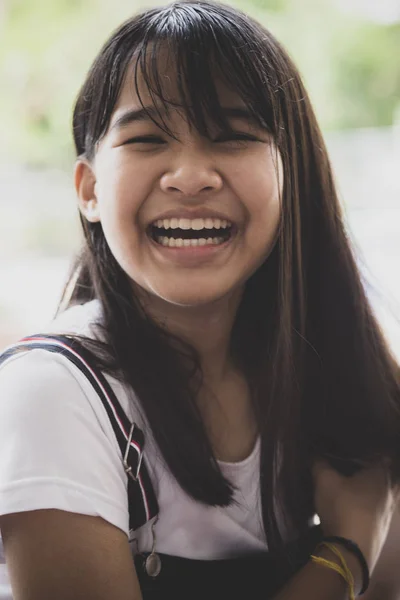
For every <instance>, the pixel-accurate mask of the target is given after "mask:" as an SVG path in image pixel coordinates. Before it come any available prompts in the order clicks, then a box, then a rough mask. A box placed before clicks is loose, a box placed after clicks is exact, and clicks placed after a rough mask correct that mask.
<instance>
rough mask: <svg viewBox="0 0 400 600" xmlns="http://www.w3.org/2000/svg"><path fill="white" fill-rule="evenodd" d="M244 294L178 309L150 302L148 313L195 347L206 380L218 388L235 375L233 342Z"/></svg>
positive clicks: (240, 292)
mask: <svg viewBox="0 0 400 600" xmlns="http://www.w3.org/2000/svg"><path fill="white" fill-rule="evenodd" d="M242 293H243V290H238V291H236V292H234V293H233V294H231V295H230V296H229V297H224V298H221V299H219V300H216V301H215V302H213V303H211V304H207V305H204V306H179V305H174V304H171V303H168V302H166V301H164V300H162V299H161V298H156V297H151V298H147V300H146V304H145V309H146V312H148V313H149V314H150V315H151V316H152V317H153V318H154V319H155V320H156V321H158V322H159V323H161V324H162V325H163V326H164V327H165V328H166V329H167V330H168V331H170V332H171V333H172V334H174V335H176V336H178V337H179V338H181V339H182V340H183V341H185V342H187V343H189V344H190V345H191V346H192V347H194V348H195V349H196V350H197V352H198V353H199V356H200V361H201V367H202V371H203V376H204V380H205V381H206V382H207V383H208V384H211V385H214V384H219V383H220V382H221V381H223V380H224V379H225V377H226V376H227V374H228V373H229V372H230V371H232V362H231V357H230V341H231V332H232V328H233V324H234V321H235V317H236V313H237V310H238V307H239V304H240V300H241V297H242Z"/></svg>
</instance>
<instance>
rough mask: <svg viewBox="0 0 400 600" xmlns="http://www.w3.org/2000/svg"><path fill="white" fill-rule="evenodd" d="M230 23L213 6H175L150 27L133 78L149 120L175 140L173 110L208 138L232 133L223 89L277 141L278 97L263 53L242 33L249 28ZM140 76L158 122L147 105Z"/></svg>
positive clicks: (142, 43) (240, 23) (152, 22)
mask: <svg viewBox="0 0 400 600" xmlns="http://www.w3.org/2000/svg"><path fill="white" fill-rule="evenodd" d="M228 17H229V14H228V15H221V10H219V11H218V12H217V11H215V10H213V5H212V4H210V5H208V6H207V8H205V7H204V5H193V4H191V5H187V6H185V5H184V4H182V3H180V4H179V5H175V6H174V5H172V6H170V7H168V8H166V9H165V10H164V11H163V13H162V14H161V15H160V14H159V13H158V14H157V18H156V19H154V21H151V22H150V23H148V24H147V25H148V26H147V29H146V33H145V35H144V37H143V39H142V41H141V43H139V45H138V46H137V47H136V49H135V53H134V54H135V58H136V61H135V65H134V74H133V75H134V86H135V90H136V93H137V95H138V98H139V101H140V104H141V105H142V108H143V109H144V110H145V112H146V113H147V115H148V117H149V119H151V120H152V121H153V122H154V123H156V125H157V126H158V127H160V128H161V129H162V130H163V131H164V132H166V133H167V134H168V135H170V136H172V137H173V138H175V135H174V134H173V132H172V131H171V130H170V128H169V126H168V123H167V121H168V115H169V114H170V110H171V108H173V109H178V110H179V111H181V112H182V113H183V115H184V117H185V118H186V120H187V122H188V123H189V124H190V125H191V126H193V127H194V128H195V129H196V130H197V131H198V132H199V133H200V134H201V135H202V136H205V137H207V138H210V135H211V134H210V125H211V126H216V127H217V128H218V129H219V130H222V131H231V126H230V122H229V118H228V117H227V116H226V114H225V113H224V110H223V108H224V107H223V106H221V103H220V99H219V95H218V83H222V84H223V85H224V86H226V87H227V88H228V89H229V90H230V91H232V92H234V93H236V94H237V95H238V96H239V97H240V98H241V100H242V101H243V103H244V105H245V108H246V109H247V111H248V113H249V114H250V115H251V117H252V119H253V120H254V122H255V123H256V124H257V125H258V126H259V127H261V128H264V129H266V130H267V131H268V132H269V133H270V134H272V135H273V136H274V137H275V134H276V131H277V125H276V115H275V110H274V94H273V90H272V89H271V87H272V86H270V85H266V81H268V80H269V76H268V73H266V66H265V61H263V60H262V59H261V57H260V48H259V47H258V48H257V47H256V45H255V44H254V46H255V47H254V48H251V47H250V46H251V41H249V38H250V36H249V35H248V31H243V27H245V25H246V23H243V22H241V21H240V19H239V20H238V19H237V16H236V20H235V21H233V20H232V19H231V18H230V19H229V18H228ZM249 28H250V27H249ZM246 34H247V35H246ZM250 40H251V38H250ZM166 62H167V64H168V71H167V72H166V66H165V65H166ZM139 72H140V76H141V78H142V81H143V83H144V85H145V87H146V88H147V91H148V93H149V95H150V98H151V100H152V102H153V105H154V108H155V112H156V115H157V116H156V118H155V117H154V113H153V114H150V113H149V112H148V111H147V110H146V106H145V104H144V102H143V101H142V98H141V95H140V92H139V85H138V84H139ZM171 74H172V75H171ZM171 78H173V79H175V81H171ZM171 87H172V88H173V89H174V97H173V98H172V97H171V93H170V91H171ZM275 102H276V100H275ZM225 108H226V107H225ZM165 115H166V116H167V119H166V118H165Z"/></svg>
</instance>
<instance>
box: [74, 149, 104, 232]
mask: <svg viewBox="0 0 400 600" xmlns="http://www.w3.org/2000/svg"><path fill="white" fill-rule="evenodd" d="M74 183H75V190H76V194H77V196H78V205H79V210H80V211H81V213H82V215H83V216H84V217H85V218H86V219H87V220H88V221H90V222H91V223H97V222H98V221H100V213H99V204H98V201H97V195H96V177H95V174H94V172H93V168H92V166H91V165H90V163H89V162H88V161H86V160H83V159H78V160H77V162H76V164H75V170H74Z"/></svg>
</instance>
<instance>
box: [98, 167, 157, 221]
mask: <svg viewBox="0 0 400 600" xmlns="http://www.w3.org/2000/svg"><path fill="white" fill-rule="evenodd" d="M99 172H101V178H100V179H99V180H98V188H97V194H98V196H97V197H98V201H99V207H100V218H101V220H102V222H103V226H104V227H105V228H107V226H108V227H109V226H111V224H113V226H114V227H115V226H118V227H120V228H126V227H127V226H131V225H132V223H135V222H136V221H137V217H138V213H139V211H140V208H141V206H142V204H143V202H144V201H145V199H146V197H147V196H148V195H149V193H150V192H151V185H150V177H144V176H143V169H139V168H137V167H136V166H135V165H134V164H132V163H130V164H129V165H127V164H126V161H125V162H117V161H115V163H114V164H107V167H106V168H104V169H103V170H99Z"/></svg>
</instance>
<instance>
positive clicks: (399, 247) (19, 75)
mask: <svg viewBox="0 0 400 600" xmlns="http://www.w3.org/2000/svg"><path fill="white" fill-rule="evenodd" d="M230 3H231V4H233V5H235V6H237V7H239V8H242V9H243V10H245V11H246V12H248V13H249V14H251V15H252V16H254V17H255V18H257V19H258V20H259V21H261V22H262V23H263V24H264V25H266V26H267V27H268V28H269V29H270V30H271V31H272V32H273V33H274V34H275V35H276V36H277V37H278V39H279V40H280V41H282V42H283V44H284V45H285V46H286V48H287V49H288V50H289V53H290V54H291V56H292V57H293V59H294V61H295V62H296V64H297V65H298V67H299V69H300V71H301V73H302V75H303V77H304V81H305V84H306V86H307V88H308V90H309V93H310V96H311V99H312V101H313V104H314V107H315V110H316V113H317V116H318V118H319V121H320V124H321V126H322V129H323V131H324V134H325V137H326V140H327V143H328V148H329V150H330V153H331V157H332V161H333V164H334V168H335V171H336V175H337V180H338V185H339V189H340V193H341V198H342V201H343V204H344V206H345V209H346V215H347V218H348V226H349V231H350V233H351V235H352V236H353V239H354V243H355V245H356V247H357V252H358V256H359V259H360V267H361V268H362V269H363V270H364V272H365V274H366V276H368V278H369V282H370V283H369V284H368V285H369V290H370V293H371V298H372V299H373V301H374V302H375V303H376V308H377V311H379V315H380V318H381V319H382V323H383V325H384V327H385V329H386V331H387V333H388V336H389V337H390V339H391V341H392V342H393V344H394V346H395V348H396V351H397V350H398V351H399V353H400V333H399V326H398V324H397V319H398V315H399V314H400V311H399V306H400V282H399V279H400V268H399V262H400V242H399V239H400V212H399V209H400V200H399V194H400V185H399V178H398V175H397V173H398V171H399V167H400V0H241V1H232V2H230ZM160 4H163V2H153V1H150V0H147V1H144V0H142V1H141V2H135V1H133V0H130V1H128V0H113V1H112V2H110V1H109V0H0V78H1V92H0V131H1V144H0V278H1V281H2V285H1V289H0V346H2V345H4V344H6V343H8V342H9V341H12V340H13V339H15V338H16V337H17V336H18V335H21V334H25V333H29V332H31V331H33V330H34V329H38V328H40V325H41V324H42V323H43V322H44V321H46V320H47V319H50V318H51V316H52V314H53V312H54V309H55V306H56V304H57V299H58V297H59V294H60V290H61V286H62V282H63V280H64V278H65V276H66V272H67V269H68V265H69V263H70V260H71V256H72V254H73V252H74V251H75V250H76V249H77V247H78V245H79V228H78V220H77V211H76V207H75V199H74V193H73V189H72V176H71V175H72V167H73V162H74V155H73V148H72V138H71V133H70V123H71V109H72V105H73V102H74V99H75V96H76V94H77V92H78V89H79V86H80V85H81V83H82V81H83V78H84V76H85V73H86V72H87V70H88V68H89V66H90V64H91V62H92V60H93V58H94V56H95V55H96V53H97V51H98V50H99V49H100V46H101V45H102V44H103V42H104V41H105V39H106V38H107V37H108V35H109V34H110V33H111V31H112V30H113V29H114V28H115V27H117V26H118V25H119V24H120V23H121V22H122V21H123V20H124V19H126V18H128V17H130V16H131V15H132V14H134V13H135V12H137V11H138V10H140V9H142V8H148V7H151V6H158V5H160Z"/></svg>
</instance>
